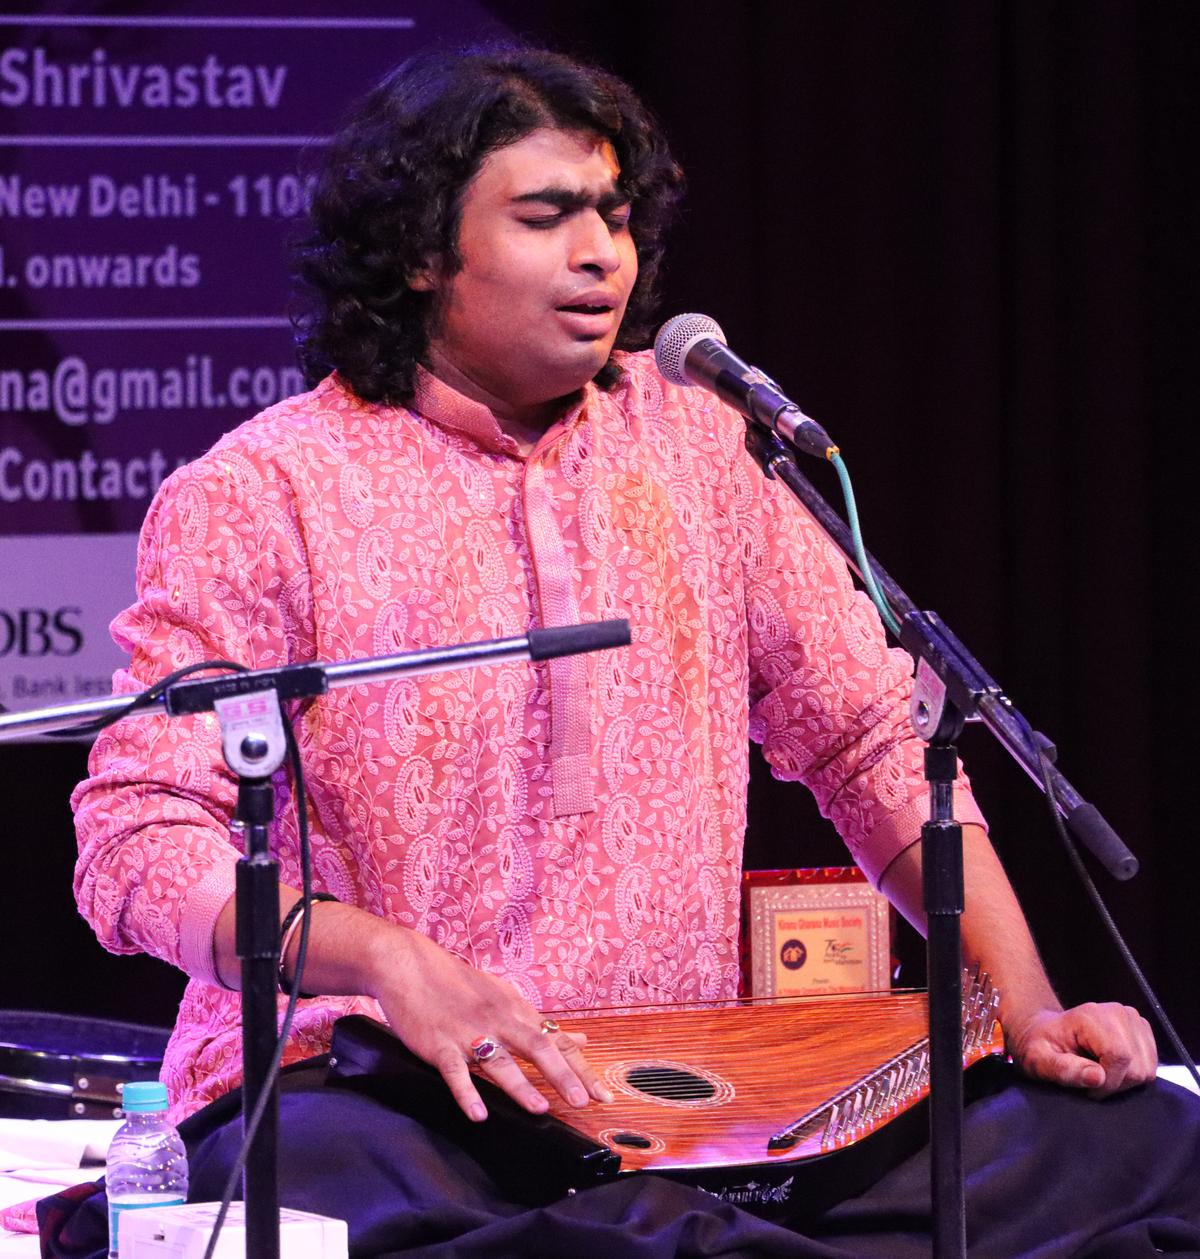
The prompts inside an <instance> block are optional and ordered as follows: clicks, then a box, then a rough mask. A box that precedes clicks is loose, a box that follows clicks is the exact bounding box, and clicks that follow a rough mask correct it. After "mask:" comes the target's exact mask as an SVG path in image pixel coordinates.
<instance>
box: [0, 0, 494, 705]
mask: <svg viewBox="0 0 1200 1259" xmlns="http://www.w3.org/2000/svg"><path fill="white" fill-rule="evenodd" d="M35 7H36V6H34V5H30V9H31V10H32V9H34V8H35ZM95 8H96V10H97V11H96V12H95V13H89V12H87V11H86V9H85V10H84V11H83V12H80V6H73V10H72V11H71V12H66V11H63V12H59V13H53V12H52V13H45V12H32V11H31V12H28V13H25V14H20V13H18V14H14V15H9V16H0V702H3V703H5V704H9V705H10V706H12V707H18V708H21V707H29V706H30V704H29V700H30V699H31V698H46V699H50V698H53V699H54V700H59V701H60V700H63V699H70V698H73V697H74V694H73V687H74V682H71V683H70V684H68V682H67V680H66V679H67V678H68V676H69V677H70V678H72V679H74V678H81V679H86V680H85V681H83V682H81V683H80V687H86V688H87V689H89V690H90V689H92V688H94V687H95V685H96V681H95V679H96V678H97V677H98V676H101V675H103V674H105V673H106V672H107V671H109V670H110V669H111V668H112V667H113V665H114V664H116V663H117V657H116V653H115V651H114V649H113V648H112V646H111V644H110V642H109V641H108V634H107V624H108V622H109V620H111V618H112V617H113V615H115V614H116V612H117V611H119V610H120V608H121V607H123V606H124V605H125V604H127V603H128V602H129V599H130V597H131V595H132V572H133V552H134V541H133V535H134V534H135V533H136V530H137V529H138V527H139V525H140V523H141V520H142V518H143V516H144V515H145V512H146V508H147V506H148V505H149V502H150V499H151V497H152V496H153V494H154V491H155V490H156V489H157V487H158V485H159V484H160V483H161V481H162V479H163V478H164V477H165V476H166V475H168V474H169V473H170V471H171V470H172V469H174V468H176V467H177V466H179V465H180V464H181V463H183V462H186V461H187V460H189V459H192V458H194V457H195V456H196V455H198V454H200V453H201V452H202V451H203V450H205V449H206V448H207V447H208V446H210V445H211V444H212V442H213V441H214V440H215V439H216V438H217V437H218V436H219V435H220V434H221V433H223V432H225V431H226V430H228V429H229V428H231V427H233V426H234V425H236V424H238V423H240V422H241V421H242V420H243V419H246V418H247V417H249V416H250V415H253V414H254V413H255V412H257V411H260V410H261V409H262V408H263V407H265V406H268V405H270V404H271V403H272V402H275V401H277V400H278V399H279V398H282V397H286V396H287V395H288V394H291V393H296V392H298V391H299V390H300V389H301V388H302V382H301V379H300V376H299V373H298V372H297V370H296V368H295V365H294V364H295V357H294V354H293V350H292V335H291V329H290V327H289V325H288V321H287V317H286V309H287V299H288V292H289V274H288V255H287V241H288V239H289V237H291V236H292V235H294V234H295V232H296V231H297V230H298V227H299V224H300V222H301V220H302V216H303V214H304V211H305V208H306V204H307V198H308V195H309V179H308V177H307V176H306V175H304V174H302V173H301V172H302V171H303V170H304V169H305V165H304V159H305V157H306V151H311V150H313V149H314V148H319V147H320V146H321V144H322V143H323V142H324V138H325V137H327V136H328V134H329V133H330V132H331V131H332V130H333V129H334V128H335V127H336V125H337V120H338V118H339V117H340V115H341V114H342V113H343V112H344V110H345V109H346V107H347V105H348V104H349V103H350V102H351V101H352V100H353V99H355V98H356V97H357V96H359V95H361V93H362V92H363V91H365V90H366V89H367V88H368V87H369V86H371V85H372V84H373V83H375V82H376V81H377V80H378V79H379V78H380V77H382V76H383V75H384V74H385V73H386V72H387V71H388V70H390V69H391V68H392V67H393V66H394V65H395V64H396V63H397V62H399V61H400V60H402V59H403V58H404V57H405V56H407V55H408V54H409V53H411V52H413V51H415V50H416V49H417V48H418V47H419V46H421V45H422V44H424V43H426V42H428V41H430V40H432V39H449V40H462V41H467V40H471V39H477V38H480V37H483V36H486V35H495V34H502V33H503V30H502V28H500V27H499V26H498V24H497V23H496V22H495V21H494V20H493V19H491V18H490V17H489V16H488V14H487V12H486V10H485V9H484V8H483V6H482V5H480V4H477V3H472V2H471V0H403V2H402V3H384V2H380V0H375V2H371V0H361V2H360V3H357V4H355V5H354V6H353V8H352V9H350V10H347V8H346V7H345V6H343V5H339V4H336V3H328V4H325V5H316V4H309V5H306V6H304V13H303V15H302V16H297V15H296V14H295V13H294V11H291V12H290V11H289V10H294V8H295V6H294V5H289V4H285V3H281V2H280V0H263V3H259V4H255V5H254V6H253V9H252V11H247V10H246V9H245V8H243V7H241V6H237V5H235V4H233V3H227V4H224V5H183V4H178V5H168V4H158V5H133V4H130V5H127V6H123V7H122V11H121V12H120V13H112V12H111V11H110V9H111V6H110V5H100V4H97V5H96V6H95ZM64 9H65V6H64ZM309 169H311V166H310V167H309ZM102 536H104V537H105V542H104V544H103V545H101V544H100V543H99V542H98V541H96V542H93V541H92V540H93V539H99V538H100V537H102ZM18 543H19V545H18ZM89 555H91V557H92V558H93V559H94V564H89ZM96 565H103V566H104V568H105V569H107V570H108V571H106V572H101V573H99V574H97V573H96V571H95V566H96ZM80 571H88V572H89V573H90V574H91V575H92V577H93V580H91V581H90V582H89V583H88V584H87V587H86V590H84V591H81V589H80V585H79V573H80ZM97 577H98V578H99V579H98V580H97V579H96V578H97ZM56 625H61V626H69V627H70V628H71V633H69V634H67V633H65V632H64V633H62V634H59V633H58V632H57V631H56V630H55V629H54V627H55V626H56ZM18 679H19V680H20V682H19V686H18V685H17V681H18ZM18 689H19V690H20V694H19V695H18V694H17V693H16V692H17V690H18Z"/></svg>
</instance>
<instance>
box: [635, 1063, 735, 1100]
mask: <svg viewBox="0 0 1200 1259" xmlns="http://www.w3.org/2000/svg"><path fill="white" fill-rule="evenodd" d="M625 1082H626V1083H627V1084H628V1085H629V1086H630V1088H635V1089H637V1090H638V1091H639V1092H640V1093H649V1094H650V1096H651V1097H662V1098H666V1099H669V1100H670V1101H688V1102H692V1101H704V1100H706V1099H707V1098H710V1097H713V1096H715V1095H716V1092H717V1089H716V1086H715V1085H714V1084H712V1083H711V1082H710V1081H708V1080H706V1079H705V1078H704V1077H703V1076H701V1075H693V1074H692V1073H691V1072H690V1071H678V1070H676V1069H675V1068H674V1067H633V1068H631V1069H630V1071H629V1072H628V1073H627V1074H626V1076H625Z"/></svg>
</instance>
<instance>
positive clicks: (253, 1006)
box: [236, 778, 279, 1259]
mask: <svg viewBox="0 0 1200 1259" xmlns="http://www.w3.org/2000/svg"><path fill="white" fill-rule="evenodd" d="M274 797H275V792H274V790H273V789H272V787H271V780H270V779H269V778H259V779H246V778H243V779H240V780H239V782H238V810H237V818H238V821H239V823H240V827H239V829H241V830H242V832H243V834H244V837H245V852H246V855H245V856H244V857H242V858H241V860H240V861H238V865H237V907H236V908H237V954H238V958H239V959H240V961H241V967H242V1035H243V1043H242V1058H243V1070H244V1074H245V1079H244V1081H243V1084H242V1123H243V1125H244V1126H246V1127H247V1128H248V1127H249V1124H250V1117H251V1115H252V1114H253V1113H254V1110H255V1107H256V1106H257V1104H258V1101H259V1098H260V1097H261V1095H262V1093H263V1090H264V1089H268V1088H269V1089H270V1091H271V1094H272V1096H271V1097H270V1100H269V1101H268V1102H267V1106H266V1110H265V1111H264V1112H263V1117H262V1120H261V1121H260V1122H259V1125H258V1132H257V1133H256V1134H255V1137H254V1144H253V1145H252V1146H251V1149H250V1155H249V1158H248V1159H247V1160H246V1171H245V1177H244V1181H243V1192H244V1196H245V1210H246V1255H247V1259H249V1256H251V1255H252V1256H254V1259H279V1171H278V1153H279V1151H278V1145H279V1083H278V1080H277V1079H275V1078H272V1077H271V1076H270V1065H271V1059H272V1058H273V1057H274V1054H275V1037H276V1028H275V1021H276V993H277V991H278V986H277V976H278V973H279V863H278V862H277V861H275V859H274V858H273V857H272V856H271V855H270V850H269V847H268V843H269V834H270V829H269V828H270V823H271V820H272V818H273V817H274V813H275V799H274Z"/></svg>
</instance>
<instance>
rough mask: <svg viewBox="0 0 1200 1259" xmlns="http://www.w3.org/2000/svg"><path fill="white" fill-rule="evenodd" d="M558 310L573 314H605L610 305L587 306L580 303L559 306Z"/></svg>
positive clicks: (608, 310) (610, 308) (609, 309)
mask: <svg viewBox="0 0 1200 1259" xmlns="http://www.w3.org/2000/svg"><path fill="white" fill-rule="evenodd" d="M558 309H559V310H565V311H569V312H570V313H571V314H573V315H607V314H608V313H609V312H610V311H611V310H612V307H611V306H602V305H596V306H589V305H584V304H582V303H580V304H578V305H575V306H560V307H559V308H558Z"/></svg>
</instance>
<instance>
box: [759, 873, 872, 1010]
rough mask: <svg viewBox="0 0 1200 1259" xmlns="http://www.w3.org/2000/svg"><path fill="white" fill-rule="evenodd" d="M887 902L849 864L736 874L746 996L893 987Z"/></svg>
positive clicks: (780, 995)
mask: <svg viewBox="0 0 1200 1259" xmlns="http://www.w3.org/2000/svg"><path fill="white" fill-rule="evenodd" d="M891 963H892V947H891V906H890V905H889V904H888V902H887V898H886V897H884V896H883V895H881V894H880V893H879V892H877V891H875V889H874V888H873V887H872V886H871V885H870V884H869V883H868V882H867V878H866V875H864V874H863V873H862V871H861V870H859V869H858V868H857V867H854V866H826V867H822V868H821V869H810V870H748V871H746V872H745V873H744V874H743V875H742V986H743V991H744V992H745V993H746V994H747V995H749V996H752V997H791V996H815V995H818V994H825V995H830V994H833V993H839V992H878V991H881V990H886V989H887V988H889V987H890V986H891Z"/></svg>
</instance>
